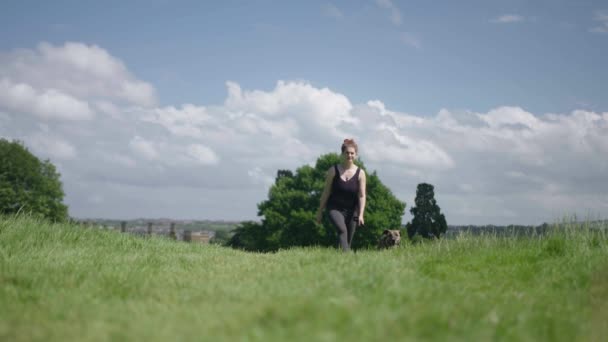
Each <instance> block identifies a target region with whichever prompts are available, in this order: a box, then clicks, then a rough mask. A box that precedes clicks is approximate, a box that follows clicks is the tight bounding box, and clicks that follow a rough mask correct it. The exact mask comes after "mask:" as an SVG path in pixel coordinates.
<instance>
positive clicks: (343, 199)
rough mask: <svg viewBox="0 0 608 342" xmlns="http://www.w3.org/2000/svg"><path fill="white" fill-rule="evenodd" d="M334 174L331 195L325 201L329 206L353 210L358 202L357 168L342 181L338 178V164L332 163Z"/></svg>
mask: <svg viewBox="0 0 608 342" xmlns="http://www.w3.org/2000/svg"><path fill="white" fill-rule="evenodd" d="M334 169H335V170H336V174H335V176H334V181H333V183H332V186H331V195H330V196H329V200H328V202H327V204H328V206H329V207H332V208H340V209H350V210H354V209H355V208H356V207H357V204H358V203H359V170H360V168H357V171H355V175H354V176H353V177H352V178H351V179H349V180H347V181H344V180H342V178H340V171H338V165H337V164H336V165H334Z"/></svg>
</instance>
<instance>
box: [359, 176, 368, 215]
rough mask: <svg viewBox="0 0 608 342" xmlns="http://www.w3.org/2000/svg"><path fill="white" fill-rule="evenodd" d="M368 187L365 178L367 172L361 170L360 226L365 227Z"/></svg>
mask: <svg viewBox="0 0 608 342" xmlns="http://www.w3.org/2000/svg"><path fill="white" fill-rule="evenodd" d="M366 185H367V180H366V178H365V172H364V171H363V170H361V172H360V173H359V222H358V223H359V225H363V224H364V223H365V221H364V220H363V214H364V213H365V197H366V191H367V190H366Z"/></svg>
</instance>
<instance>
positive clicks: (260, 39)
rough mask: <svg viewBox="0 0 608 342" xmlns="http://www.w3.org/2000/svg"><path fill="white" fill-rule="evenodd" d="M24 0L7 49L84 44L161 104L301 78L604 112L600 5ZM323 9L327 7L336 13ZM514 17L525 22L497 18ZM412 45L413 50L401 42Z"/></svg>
mask: <svg viewBox="0 0 608 342" xmlns="http://www.w3.org/2000/svg"><path fill="white" fill-rule="evenodd" d="M394 6H395V7H397V8H398V10H399V13H400V16H401V21H400V23H395V22H393V21H391V19H390V15H391V11H390V10H388V9H384V8H381V7H380V6H378V5H377V4H375V3H374V2H373V1H343V2H327V1H306V2H300V1H286V2H276V1H222V2H209V1H182V2H173V1H114V2H111V1H109V2H95V1H53V2H37V1H34V2H31V1H19V2H12V3H11V4H7V3H6V2H5V4H4V5H3V7H4V10H3V11H2V14H0V18H1V19H2V20H1V22H2V24H0V25H2V26H1V27H2V30H1V31H2V33H0V42H2V43H1V46H2V48H3V49H13V48H17V47H29V46H34V45H35V44H37V43H39V42H40V41H47V42H51V43H57V44H59V43H63V42H65V41H81V42H86V43H88V44H96V45H99V46H101V47H103V48H105V49H107V50H109V51H111V52H112V54H114V55H116V56H120V58H121V59H122V60H123V61H124V62H125V63H126V64H127V65H128V66H129V69H130V70H132V71H133V72H134V73H135V74H136V75H138V77H140V78H142V79H144V80H146V81H148V82H151V83H153V84H154V85H155V86H156V88H157V89H158V90H159V94H160V100H161V102H162V103H165V104H170V103H180V102H188V101H200V102H205V103H210V102H211V103H219V102H221V101H222V100H223V98H224V95H225V89H224V88H225V87H224V82H225V81H226V80H234V81H237V82H239V83H240V84H241V85H243V86H244V87H247V88H263V89H267V88H270V87H272V86H273V85H274V83H275V82H276V80H279V79H304V80H307V81H309V82H311V83H312V84H313V85H316V86H319V87H329V88H330V89H334V90H337V91H340V92H342V93H344V94H347V95H348V96H349V97H350V98H352V99H353V100H354V101H356V102H363V101H367V100H368V99H370V98H372V99H376V98H377V99H381V100H382V101H384V102H385V103H386V104H387V105H389V106H391V107H393V108H395V109H398V110H401V111H406V112H410V113H416V114H419V115H432V114H435V113H436V112H437V111H438V110H439V109H441V108H445V107H448V108H457V109H470V110H476V111H485V110H488V109H491V108H493V107H495V106H497V105H518V106H522V107H523V108H525V109H527V110H530V111H533V112H538V113H546V112H552V113H559V112H564V111H570V110H573V109H581V108H582V109H597V110H600V109H605V108H606V107H607V106H608V96H605V89H606V88H605V87H602V83H603V80H605V79H606V78H607V77H608V67H606V61H605V56H606V54H607V53H608V42H607V41H606V35H605V34H597V33H590V32H589V29H590V28H593V27H596V26H599V22H598V21H594V20H593V19H594V16H595V15H596V13H597V12H599V11H602V10H604V11H607V10H608V4H606V3H605V2H603V1H559V0H552V1H534V2H530V1H510V0H509V1H465V2H462V1H459V2H454V1H443V2H427V1H415V2H397V1H395V2H394ZM328 8H335V9H336V11H335V13H338V14H335V15H334V16H332V15H331V14H329V13H330V10H328ZM503 15H516V16H520V17H521V21H516V22H512V23H503V24H497V23H493V22H492V20H493V19H496V18H499V17H500V16H503ZM403 33H408V34H411V35H412V36H413V37H415V39H417V40H418V41H419V47H418V48H416V47H413V46H411V45H409V44H407V43H404V42H403V39H402V37H401V35H402V34H403Z"/></svg>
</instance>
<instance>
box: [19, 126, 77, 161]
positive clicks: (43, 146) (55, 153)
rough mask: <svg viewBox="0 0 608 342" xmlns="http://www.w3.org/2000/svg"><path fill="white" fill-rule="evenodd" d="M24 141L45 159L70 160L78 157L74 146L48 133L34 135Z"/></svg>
mask: <svg viewBox="0 0 608 342" xmlns="http://www.w3.org/2000/svg"><path fill="white" fill-rule="evenodd" d="M24 140H25V141H26V142H27V143H28V144H29V145H30V146H31V147H32V148H33V150H34V152H35V153H36V154H37V155H39V156H40V157H42V158H44V159H46V158H50V159H52V160H70V159H74V158H76V157H77V153H76V148H75V147H74V146H73V145H72V144H70V143H69V142H68V141H66V140H64V139H62V138H60V137H57V136H54V135H51V134H48V133H42V132H39V133H34V134H32V135H30V136H28V137H27V138H26V139H24Z"/></svg>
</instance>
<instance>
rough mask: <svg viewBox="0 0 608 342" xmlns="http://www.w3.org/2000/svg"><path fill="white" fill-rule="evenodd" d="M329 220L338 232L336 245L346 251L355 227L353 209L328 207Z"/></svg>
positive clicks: (355, 221)
mask: <svg viewBox="0 0 608 342" xmlns="http://www.w3.org/2000/svg"><path fill="white" fill-rule="evenodd" d="M328 211H329V220H330V221H331V223H333V225H334V227H336V232H337V233H338V245H339V246H340V247H342V250H343V251H345V252H347V251H349V250H350V245H351V243H352V242H353V236H354V235H355V229H356V228H357V217H355V211H354V210H345V209H336V208H329V210H328Z"/></svg>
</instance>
